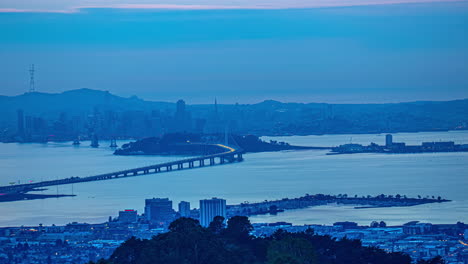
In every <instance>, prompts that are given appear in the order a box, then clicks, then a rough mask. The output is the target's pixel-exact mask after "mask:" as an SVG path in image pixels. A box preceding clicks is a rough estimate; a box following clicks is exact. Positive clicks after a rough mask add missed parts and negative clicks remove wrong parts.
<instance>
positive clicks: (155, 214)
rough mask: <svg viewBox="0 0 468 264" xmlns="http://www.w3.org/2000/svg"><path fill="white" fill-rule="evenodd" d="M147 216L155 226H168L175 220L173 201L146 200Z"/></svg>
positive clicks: (162, 199)
mask: <svg viewBox="0 0 468 264" xmlns="http://www.w3.org/2000/svg"><path fill="white" fill-rule="evenodd" d="M145 216H146V219H147V220H148V221H150V222H151V223H154V224H159V225H162V226H166V225H168V224H170V223H171V222H172V220H174V210H173V209H172V201H171V200H169V198H153V199H146V200H145Z"/></svg>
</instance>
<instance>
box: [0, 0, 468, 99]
mask: <svg viewBox="0 0 468 264" xmlns="http://www.w3.org/2000/svg"><path fill="white" fill-rule="evenodd" d="M33 63H34V64H35V68H36V72H35V82H36V89H37V91H41V92H61V91H65V90H71V89H79V88H91V89H99V90H108V91H110V92H112V93H114V94H117V95H121V96H132V95H137V96H138V97H140V98H144V99H148V100H157V101H175V100H177V99H180V98H183V99H185V101H187V102H188V103H211V102H212V101H213V100H214V98H215V97H216V98H217V99H218V102H221V103H234V102H239V103H255V102H259V101H262V100H267V99H274V100H279V101H283V102H329V103H382V102H401V101H416V100H453V99H462V98H468V1H444V0H442V1H425V0H362V1H358V0H297V1H292V0H248V1H247V0H237V1H225V0H217V1H214V0H204V1H197V2H195V1H193V0H188V1H187V0H171V1H169V2H164V1H160V0H146V1H144V0H143V1H128V0H127V1H125V0H74V1H72V0H62V1H54V0H35V1H32V0H29V1H26V0H0V71H1V72H2V74H0V95H17V94H22V93H24V92H26V91H27V90H28V89H29V72H28V68H29V65H30V64H33Z"/></svg>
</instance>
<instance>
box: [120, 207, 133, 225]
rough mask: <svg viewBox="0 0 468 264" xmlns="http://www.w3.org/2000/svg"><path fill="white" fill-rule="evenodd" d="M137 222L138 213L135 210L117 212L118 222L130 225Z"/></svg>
mask: <svg viewBox="0 0 468 264" xmlns="http://www.w3.org/2000/svg"><path fill="white" fill-rule="evenodd" d="M137 220H138V213H137V211H136V210H132V209H127V210H124V211H120V212H119V222H120V223H125V224H130V223H135V222H137Z"/></svg>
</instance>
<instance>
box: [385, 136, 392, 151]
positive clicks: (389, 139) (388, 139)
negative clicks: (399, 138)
mask: <svg viewBox="0 0 468 264" xmlns="http://www.w3.org/2000/svg"><path fill="white" fill-rule="evenodd" d="M392 144H393V137H392V135H391V134H387V135H385V146H386V147H387V148H388V147H391V146H392Z"/></svg>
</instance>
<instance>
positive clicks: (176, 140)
mask: <svg viewBox="0 0 468 264" xmlns="http://www.w3.org/2000/svg"><path fill="white" fill-rule="evenodd" d="M224 141H229V142H230V144H235V145H237V146H238V147H239V148H240V149H242V150H243V151H244V152H266V151H283V150H307V149H331V147H310V146H293V145H290V144H288V143H286V142H278V141H274V140H271V141H269V142H266V141H263V140H261V139H260V138H259V137H257V136H255V135H246V136H240V135H230V136H229V139H228V140H225V139H224V138H223V135H219V134H194V133H169V134H164V135H163V136H161V137H149V138H144V139H141V140H137V141H135V142H130V143H127V144H124V145H122V147H121V148H118V149H116V150H115V152H114V154H115V155H207V154H212V153H218V152H220V151H222V148H221V147H220V146H219V145H217V142H224Z"/></svg>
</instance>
